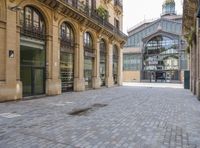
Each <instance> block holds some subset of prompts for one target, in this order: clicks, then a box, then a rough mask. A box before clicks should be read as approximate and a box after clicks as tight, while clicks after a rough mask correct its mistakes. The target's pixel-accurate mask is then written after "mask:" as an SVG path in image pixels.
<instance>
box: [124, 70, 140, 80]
mask: <svg viewBox="0 0 200 148" xmlns="http://www.w3.org/2000/svg"><path fill="white" fill-rule="evenodd" d="M123 81H124V82H132V81H140V71H123Z"/></svg>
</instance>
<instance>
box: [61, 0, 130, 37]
mask: <svg viewBox="0 0 200 148" xmlns="http://www.w3.org/2000/svg"><path fill="white" fill-rule="evenodd" d="M62 1H63V2H64V3H65V4H67V5H69V6H70V7H73V8H75V9H76V10H78V11H79V12H81V13H83V14H84V15H87V17H89V18H92V19H93V20H95V21H97V22H98V24H100V25H103V26H104V27H105V28H107V29H108V30H109V31H111V32H114V33H116V34H117V35H119V36H121V37H123V38H124V39H127V35H126V34H124V33H123V32H122V31H120V30H119V29H117V28H116V27H115V26H114V25H112V24H111V23H109V22H108V21H107V20H106V19H103V18H102V17H101V16H99V15H98V13H97V11H96V10H95V9H91V8H90V7H89V5H86V4H84V3H83V2H79V1H78V0H74V2H73V3H71V2H70V1H69V0H62ZM115 4H117V5H120V6H122V4H121V1H120V0H117V2H116V1H115Z"/></svg>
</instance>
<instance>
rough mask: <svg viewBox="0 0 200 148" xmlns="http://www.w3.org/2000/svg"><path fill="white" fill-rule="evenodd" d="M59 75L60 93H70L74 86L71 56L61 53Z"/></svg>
mask: <svg viewBox="0 0 200 148" xmlns="http://www.w3.org/2000/svg"><path fill="white" fill-rule="evenodd" d="M60 57H61V59H60V60H61V62H60V73H61V82H62V92H67V91H72V90H73V86H74V85H73V84H74V69H73V65H74V62H73V61H74V57H73V54H70V53H66V52H61V56H60Z"/></svg>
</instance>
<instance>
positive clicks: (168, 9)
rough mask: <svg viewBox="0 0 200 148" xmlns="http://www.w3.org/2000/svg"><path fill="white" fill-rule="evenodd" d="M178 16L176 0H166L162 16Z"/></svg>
mask: <svg viewBox="0 0 200 148" xmlns="http://www.w3.org/2000/svg"><path fill="white" fill-rule="evenodd" d="M166 15H176V12H175V2H174V0H165V1H164V3H163V5H162V16H166Z"/></svg>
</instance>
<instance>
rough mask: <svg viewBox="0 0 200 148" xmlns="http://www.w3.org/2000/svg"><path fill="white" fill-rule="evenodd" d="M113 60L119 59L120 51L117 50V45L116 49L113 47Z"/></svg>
mask: <svg viewBox="0 0 200 148" xmlns="http://www.w3.org/2000/svg"><path fill="white" fill-rule="evenodd" d="M113 59H114V60H117V59H118V49H117V46H116V45H114V47H113Z"/></svg>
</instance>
